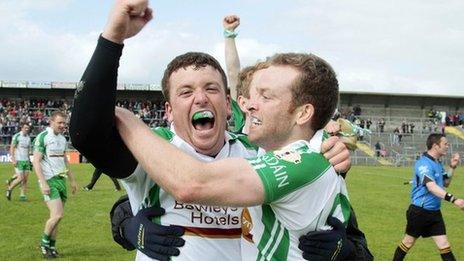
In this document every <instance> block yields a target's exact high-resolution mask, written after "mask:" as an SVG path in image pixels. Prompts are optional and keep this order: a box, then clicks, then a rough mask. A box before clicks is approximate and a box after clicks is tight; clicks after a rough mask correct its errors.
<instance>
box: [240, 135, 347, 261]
mask: <svg viewBox="0 0 464 261" xmlns="http://www.w3.org/2000/svg"><path fill="white" fill-rule="evenodd" d="M322 139H323V132H322V131H318V132H316V134H315V135H314V136H313V138H312V139H311V140H310V141H309V142H307V141H303V140H300V141H296V142H294V143H291V144H289V145H288V146H285V147H284V148H283V149H281V150H278V151H272V152H267V153H266V154H264V155H262V156H259V157H255V158H251V159H248V160H249V162H250V164H251V165H252V166H253V168H254V169H255V170H256V172H257V174H258V175H259V177H260V178H261V181H262V183H263V186H264V190H265V203H264V204H263V205H261V206H257V207H249V208H247V209H244V211H243V214H242V260H276V261H277V260H279V261H282V260H302V252H301V250H299V249H298V243H299V241H298V239H299V237H301V236H302V235H304V234H306V233H308V232H309V231H318V230H327V229H330V227H329V226H327V225H326V220H327V217H329V215H331V216H334V217H337V218H338V219H340V220H341V221H342V222H344V223H345V224H346V223H347V221H348V218H349V215H350V214H349V213H350V203H349V201H348V193H347V190H346V184H345V181H344V180H343V178H342V177H340V176H339V175H338V174H337V173H336V172H335V170H334V169H333V167H332V166H331V165H330V163H329V162H328V161H327V159H325V158H324V156H323V155H322V154H321V153H320V147H321V143H322Z"/></svg>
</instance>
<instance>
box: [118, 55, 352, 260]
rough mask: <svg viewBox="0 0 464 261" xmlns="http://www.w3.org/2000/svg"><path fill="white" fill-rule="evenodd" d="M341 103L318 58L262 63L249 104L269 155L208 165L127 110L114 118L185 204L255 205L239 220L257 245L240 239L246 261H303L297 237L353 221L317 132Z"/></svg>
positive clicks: (258, 139) (153, 172) (255, 133)
mask: <svg viewBox="0 0 464 261" xmlns="http://www.w3.org/2000/svg"><path fill="white" fill-rule="evenodd" d="M337 101H338V81H337V79H336V76H335V73H334V71H333V70H332V68H331V67H330V65H328V64H327V63H326V62H325V61H324V60H322V59H321V58H319V57H317V56H315V55H308V54H280V55H276V56H274V57H272V58H271V59H270V60H268V61H266V62H263V63H259V64H258V65H256V71H255V72H254V74H253V78H252V81H251V85H250V100H249V101H248V105H247V107H248V110H249V115H250V119H251V123H252V124H251V126H250V132H249V139H250V141H252V142H255V143H256V144H258V145H260V146H261V147H263V148H264V149H266V150H267V151H268V152H267V153H266V154H264V155H262V156H259V157H255V158H251V159H248V160H245V159H238V158H229V159H224V160H219V161H216V162H211V163H204V162H200V161H197V160H195V159H193V158H192V157H191V156H188V155H187V154H185V153H182V152H180V151H179V150H176V149H175V148H174V147H173V146H171V145H169V144H168V143H166V142H165V141H163V140H162V139H160V138H159V137H157V136H155V135H153V133H152V132H151V130H150V129H148V127H146V126H145V125H144V124H143V122H141V121H139V120H138V119H137V118H136V117H135V116H133V114H131V113H130V112H128V111H126V110H122V109H118V110H117V111H116V116H117V125H118V128H119V131H120V134H121V137H122V138H123V140H124V141H125V143H126V145H127V146H128V148H129V149H130V150H131V151H132V153H133V155H134V156H135V158H136V159H137V160H138V161H139V164H141V165H142V167H143V169H144V170H145V171H147V173H148V174H149V175H150V176H151V177H152V179H153V180H154V181H155V182H156V183H157V184H158V185H160V186H161V187H162V188H163V189H165V190H166V191H167V192H168V193H170V194H171V195H173V196H174V197H175V198H176V199H177V200H179V201H180V202H185V203H188V202H195V203H201V204H206V205H217V206H257V207H250V208H248V212H247V211H244V213H243V215H242V224H244V227H242V231H243V232H245V233H244V235H243V237H244V238H245V239H249V240H251V241H252V242H253V244H254V247H250V244H249V243H247V242H246V241H245V240H242V241H243V242H244V244H243V245H242V258H244V259H246V258H250V259H253V260H256V259H266V260H300V259H301V251H300V250H299V249H298V238H299V237H300V236H302V235H304V234H305V233H307V232H309V231H314V230H323V229H326V228H327V226H326V224H325V222H326V220H327V217H328V216H330V215H331V216H335V217H337V218H338V219H340V220H341V221H343V222H346V221H347V220H348V219H349V212H350V204H349V201H348V197H347V192H346V186H345V183H344V180H343V178H342V177H340V176H339V175H337V174H336V172H335V171H334V169H333V167H331V166H330V164H329V163H328V161H327V160H326V159H325V158H324V157H323V156H322V154H321V153H320V144H321V142H322V136H323V135H322V131H321V130H320V129H322V128H323V127H324V125H325V124H326V123H327V122H328V121H329V119H330V117H331V116H332V114H333V111H334V109H335V106H336V104H337ZM153 148H157V149H156V150H153ZM174 158H175V159H176V164H175V165H173V164H172V162H171V160H170V159H174ZM258 205H261V206H258ZM244 221H245V222H244ZM250 224H252V225H250ZM247 228H248V229H247Z"/></svg>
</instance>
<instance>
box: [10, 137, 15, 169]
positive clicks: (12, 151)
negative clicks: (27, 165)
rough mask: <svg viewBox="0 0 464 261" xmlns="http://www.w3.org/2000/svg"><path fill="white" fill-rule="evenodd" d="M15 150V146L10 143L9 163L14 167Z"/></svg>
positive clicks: (12, 142)
mask: <svg viewBox="0 0 464 261" xmlns="http://www.w3.org/2000/svg"><path fill="white" fill-rule="evenodd" d="M15 148H16V144H14V141H11V145H10V155H11V162H12V163H13V165H14V166H16V157H15V153H14V152H15Z"/></svg>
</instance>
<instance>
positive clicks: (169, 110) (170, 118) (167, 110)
mask: <svg viewBox="0 0 464 261" xmlns="http://www.w3.org/2000/svg"><path fill="white" fill-rule="evenodd" d="M164 111H165V114H166V119H167V120H168V122H170V123H171V122H172V121H173V120H174V118H173V116H172V107H171V104H170V103H169V102H165V103H164Z"/></svg>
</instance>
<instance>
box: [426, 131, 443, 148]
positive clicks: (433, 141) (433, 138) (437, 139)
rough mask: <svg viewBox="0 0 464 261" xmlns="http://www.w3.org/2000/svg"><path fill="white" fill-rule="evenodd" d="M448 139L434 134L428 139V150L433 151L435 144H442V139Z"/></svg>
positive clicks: (439, 134)
mask: <svg viewBox="0 0 464 261" xmlns="http://www.w3.org/2000/svg"><path fill="white" fill-rule="evenodd" d="M443 137H446V136H445V135H444V134H441V133H432V134H430V135H429V136H428V137H427V143H426V144H427V150H430V149H432V147H433V144H440V140H441V138H443Z"/></svg>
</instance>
